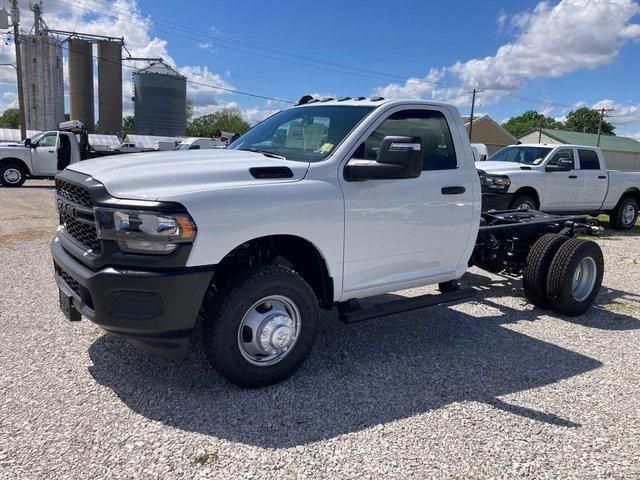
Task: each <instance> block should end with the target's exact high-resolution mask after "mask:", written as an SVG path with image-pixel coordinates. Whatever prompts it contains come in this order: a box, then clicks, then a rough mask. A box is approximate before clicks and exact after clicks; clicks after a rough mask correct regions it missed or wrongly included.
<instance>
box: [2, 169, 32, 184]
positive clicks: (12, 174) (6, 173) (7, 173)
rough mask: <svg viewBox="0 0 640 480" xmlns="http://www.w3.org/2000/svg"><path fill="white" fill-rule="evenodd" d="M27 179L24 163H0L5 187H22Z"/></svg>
mask: <svg viewBox="0 0 640 480" xmlns="http://www.w3.org/2000/svg"><path fill="white" fill-rule="evenodd" d="M26 179H27V172H26V171H25V168H24V167H23V166H22V165H19V164H16V163H9V164H4V165H0V183H1V184H2V185H3V186H5V187H20V186H22V184H23V183H24V182H25V180H26Z"/></svg>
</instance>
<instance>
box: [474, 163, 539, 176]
mask: <svg viewBox="0 0 640 480" xmlns="http://www.w3.org/2000/svg"><path fill="white" fill-rule="evenodd" d="M521 167H530V168H524V169H523V168H521ZM476 168H477V169H478V170H484V171H485V172H487V173H498V172H513V171H518V172H519V171H522V170H535V169H536V165H525V164H523V163H518V162H492V161H491V160H487V161H486V162H476Z"/></svg>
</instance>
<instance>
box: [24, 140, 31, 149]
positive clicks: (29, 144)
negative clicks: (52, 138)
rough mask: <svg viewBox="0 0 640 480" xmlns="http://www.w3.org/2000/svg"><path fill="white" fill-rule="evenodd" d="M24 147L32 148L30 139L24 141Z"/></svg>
mask: <svg viewBox="0 0 640 480" xmlns="http://www.w3.org/2000/svg"><path fill="white" fill-rule="evenodd" d="M24 146H25V147H32V146H33V145H32V144H31V139H30V138H25V139H24Z"/></svg>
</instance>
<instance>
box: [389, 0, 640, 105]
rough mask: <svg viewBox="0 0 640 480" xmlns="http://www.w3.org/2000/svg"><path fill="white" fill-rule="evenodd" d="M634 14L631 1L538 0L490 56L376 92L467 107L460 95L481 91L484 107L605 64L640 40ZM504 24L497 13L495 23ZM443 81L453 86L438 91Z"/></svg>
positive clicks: (513, 20) (634, 5)
mask: <svg viewBox="0 0 640 480" xmlns="http://www.w3.org/2000/svg"><path fill="white" fill-rule="evenodd" d="M639 12H640V6H639V5H638V4H637V3H635V2H634V1H632V0H599V1H595V0H561V1H560V2H559V3H557V4H553V5H552V4H551V3H549V2H544V1H543V2H540V3H538V4H537V5H536V6H535V7H534V8H533V9H532V10H527V11H524V12H520V13H518V14H516V15H512V16H511V17H510V18H509V19H508V22H509V25H510V26H511V27H512V28H513V30H514V32H515V38H514V40H513V41H511V42H509V43H506V44H505V45H502V46H501V47H500V48H499V49H498V50H497V51H496V53H495V54H494V55H490V56H486V57H483V58H473V59H471V60H467V61H458V62H456V63H455V64H453V65H451V66H449V67H443V68H431V69H430V70H429V73H428V74H427V75H426V76H425V77H424V78H411V79H409V80H407V81H406V82H405V83H404V84H402V85H401V84H390V85H387V86H385V87H380V88H378V89H377V90H376V93H381V94H382V92H384V93H386V94H387V95H386V96H409V97H414V98H415V97H419V98H436V99H442V100H446V101H453V102H454V103H458V104H460V102H462V104H468V103H469V98H468V97H469V95H468V94H465V93H464V92H467V91H468V90H469V89H471V88H484V89H494V90H492V91H489V90H487V94H486V95H483V100H484V101H485V103H491V102H494V101H497V100H498V99H500V98H501V97H502V96H504V95H506V94H508V93H509V92H511V91H514V90H517V89H519V88H520V87H521V86H522V85H523V82H524V81H526V80H530V79H536V78H556V77H561V76H563V75H566V74H568V73H571V72H575V71H577V70H581V69H593V68H597V67H599V66H602V65H605V64H608V63H610V62H611V61H613V60H614V59H615V58H616V57H617V55H618V52H619V50H620V48H621V47H622V46H623V45H625V44H626V43H627V42H628V41H629V40H631V39H640V25H638V24H636V23H633V18H634V17H635V16H636V15H637V14H638V13H639ZM506 22H507V18H506V17H505V16H504V15H502V14H501V15H500V16H499V17H498V24H499V25H503V26H504V25H505V23H506ZM445 80H446V81H447V83H448V84H449V85H452V84H453V86H447V85H444V86H442V85H443V83H445V82H444V81H445Z"/></svg>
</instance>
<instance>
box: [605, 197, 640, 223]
mask: <svg viewBox="0 0 640 480" xmlns="http://www.w3.org/2000/svg"><path fill="white" fill-rule="evenodd" d="M637 221H638V202H637V201H636V199H634V198H631V197H627V198H623V199H622V200H621V201H620V204H619V205H618V206H617V207H616V208H615V210H614V211H613V212H611V215H609V223H610V224H611V226H612V227H613V228H614V229H616V230H630V229H632V228H633V227H634V226H635V224H636V222H637Z"/></svg>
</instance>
